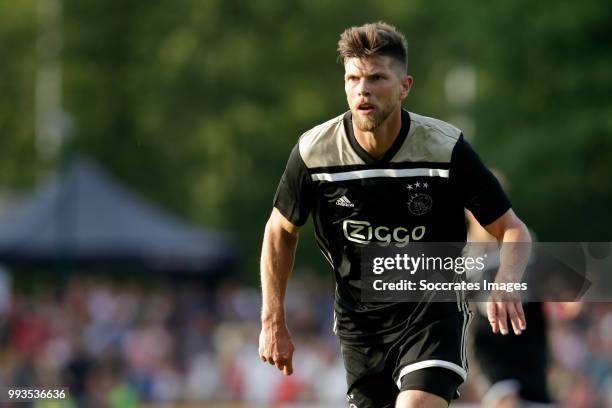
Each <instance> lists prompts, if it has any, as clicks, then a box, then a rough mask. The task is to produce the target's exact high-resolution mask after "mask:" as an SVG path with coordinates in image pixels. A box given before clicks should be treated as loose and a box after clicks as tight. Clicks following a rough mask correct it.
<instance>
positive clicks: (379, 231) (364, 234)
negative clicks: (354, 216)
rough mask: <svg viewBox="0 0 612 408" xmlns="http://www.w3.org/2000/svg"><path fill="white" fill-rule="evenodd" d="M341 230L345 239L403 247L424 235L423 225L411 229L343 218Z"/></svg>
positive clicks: (361, 242)
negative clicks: (375, 224)
mask: <svg viewBox="0 0 612 408" xmlns="http://www.w3.org/2000/svg"><path fill="white" fill-rule="evenodd" d="M342 230H343V231H344V236H345V237H346V239H348V240H349V241H352V242H357V243H359V244H369V243H370V242H378V243H380V244H382V245H389V244H391V243H394V244H395V245H396V246H398V247H400V248H401V247H403V246H406V245H407V244H408V242H410V241H419V240H420V239H422V238H423V236H424V235H425V226H424V225H419V226H418V227H414V228H413V229H412V230H410V229H408V228H405V227H395V228H390V227H386V226H384V225H379V226H373V225H372V223H370V222H369V221H355V220H344V222H343V223H342Z"/></svg>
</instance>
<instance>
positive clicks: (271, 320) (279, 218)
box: [259, 208, 299, 375]
mask: <svg viewBox="0 0 612 408" xmlns="http://www.w3.org/2000/svg"><path fill="white" fill-rule="evenodd" d="M298 231H299V227H297V226H295V225H293V224H292V223H291V222H290V221H289V220H287V219H286V218H285V217H284V216H283V215H282V214H281V213H280V212H279V211H278V210H277V209H276V208H274V209H273V210H272V214H271V215H270V219H269V220H268V222H267V224H266V230H265V233H264V239H263V244H262V249H261V290H262V302H263V304H262V310H261V326H262V328H261V334H260V336H259V355H260V357H261V359H262V360H263V361H267V362H269V363H270V364H273V365H276V367H277V368H278V369H279V370H281V371H283V373H284V374H285V375H291V373H292V372H293V366H292V359H293V350H294V347H293V342H292V341H291V336H290V334H289V330H288V329H287V325H286V322H285V307H284V303H285V292H286V290H287V282H288V280H289V275H290V274H291V270H292V269H293V261H294V258H295V249H296V247H297V243H298Z"/></svg>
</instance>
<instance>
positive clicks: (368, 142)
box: [353, 105, 402, 159]
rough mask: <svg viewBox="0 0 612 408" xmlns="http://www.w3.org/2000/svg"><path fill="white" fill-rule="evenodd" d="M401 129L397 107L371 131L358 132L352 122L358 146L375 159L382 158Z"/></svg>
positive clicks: (400, 112)
mask: <svg viewBox="0 0 612 408" xmlns="http://www.w3.org/2000/svg"><path fill="white" fill-rule="evenodd" d="M401 127H402V107H401V105H400V106H398V107H397V108H396V109H395V110H394V111H393V112H391V114H390V115H389V117H387V119H385V121H384V122H383V123H382V124H381V125H380V126H379V127H377V128H376V129H373V130H371V131H363V130H359V129H358V128H357V127H356V126H355V122H354V121H353V133H354V135H355V139H357V142H358V143H359V145H360V146H361V147H362V148H363V150H365V151H366V152H368V154H369V155H370V156H372V157H374V158H375V159H380V158H382V157H383V156H384V155H385V153H386V152H387V150H389V148H390V147H391V145H392V144H393V142H395V139H397V136H398V135H399V131H400V129H401Z"/></svg>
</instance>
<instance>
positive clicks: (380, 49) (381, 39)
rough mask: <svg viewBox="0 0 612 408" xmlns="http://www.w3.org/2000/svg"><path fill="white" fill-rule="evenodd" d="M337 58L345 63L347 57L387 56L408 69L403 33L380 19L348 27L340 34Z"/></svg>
mask: <svg viewBox="0 0 612 408" xmlns="http://www.w3.org/2000/svg"><path fill="white" fill-rule="evenodd" d="M338 53H339V56H338V60H339V61H340V62H341V63H343V64H344V63H345V62H346V60H347V59H348V58H368V57H374V56H388V57H391V58H393V59H394V60H396V61H397V62H399V63H401V64H402V66H403V67H404V71H407V70H408V44H407V43H406V38H405V37H404V35H403V34H402V33H401V32H399V31H398V30H397V28H395V27H393V26H392V25H390V24H387V23H384V22H382V21H379V22H376V23H369V24H364V25H362V26H360V27H350V28H347V29H346V30H344V32H343V33H342V34H340V40H339V41H338Z"/></svg>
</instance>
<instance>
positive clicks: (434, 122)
mask: <svg viewBox="0 0 612 408" xmlns="http://www.w3.org/2000/svg"><path fill="white" fill-rule="evenodd" d="M459 136H461V130H459V129H458V128H456V127H455V126H453V125H451V124H449V123H446V122H444V121H441V120H438V119H434V118H429V117H427V116H421V115H417V114H416V113H412V112H410V130H409V132H408V137H406V141H405V142H404V144H403V145H402V147H401V149H400V150H399V151H398V152H397V154H396V155H395V156H394V157H393V159H392V160H391V162H394V163H399V162H419V161H425V162H434V163H450V161H451V155H452V153H453V149H454V147H455V143H457V140H459Z"/></svg>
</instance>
